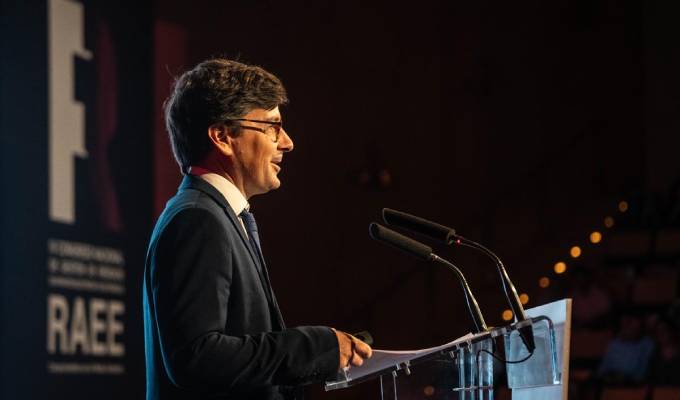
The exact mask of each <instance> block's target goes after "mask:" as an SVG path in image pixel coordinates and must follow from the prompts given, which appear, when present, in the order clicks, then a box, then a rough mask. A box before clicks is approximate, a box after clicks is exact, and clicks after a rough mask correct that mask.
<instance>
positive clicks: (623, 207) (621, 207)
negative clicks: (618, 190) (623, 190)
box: [619, 200, 628, 213]
mask: <svg viewBox="0 0 680 400" xmlns="http://www.w3.org/2000/svg"><path fill="white" fill-rule="evenodd" d="M619 211H621V212H622V213H624V212H626V211H628V202H627V201H626V200H621V201H619Z"/></svg>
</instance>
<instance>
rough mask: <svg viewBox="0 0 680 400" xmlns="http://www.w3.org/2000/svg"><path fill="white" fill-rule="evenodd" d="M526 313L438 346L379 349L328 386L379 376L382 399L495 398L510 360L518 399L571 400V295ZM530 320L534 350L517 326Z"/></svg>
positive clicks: (509, 379) (509, 370)
mask: <svg viewBox="0 0 680 400" xmlns="http://www.w3.org/2000/svg"><path fill="white" fill-rule="evenodd" d="M526 314H527V317H528V319H527V320H525V321H521V322H519V323H514V324H511V325H508V326H505V327H501V328H493V329H489V330H488V331H486V332H482V333H477V334H468V335H465V336H463V337H461V338H459V339H456V340H454V341H452V342H449V343H446V344H443V345H441V346H437V347H432V348H428V349H422V350H415V351H384V350H374V352H373V357H371V358H370V359H368V360H366V361H365V362H364V365H362V366H361V367H351V368H349V369H345V370H343V371H341V372H340V373H339V374H338V376H337V377H336V379H335V380H333V381H329V382H326V384H325V388H326V390H327V391H328V390H338V389H343V388H348V387H352V386H355V385H358V384H361V383H363V382H366V381H370V380H379V382H380V394H379V395H380V398H381V399H382V400H405V399H452V400H453V399H458V400H492V399H493V398H494V373H496V374H498V373H500V369H499V368H494V366H495V365H501V364H504V365H505V373H506V376H507V382H508V387H509V388H510V389H511V391H512V399H513V400H566V399H567V383H568V380H569V339H570V329H571V299H564V300H559V301H556V302H553V303H549V304H545V305H542V306H539V307H535V308H531V309H528V310H526ZM528 324H530V325H531V326H532V329H533V334H534V340H535V343H536V348H535V350H534V352H533V353H531V354H530V353H528V352H527V349H526V347H525V345H524V342H523V341H522V338H521V337H520V336H519V333H518V331H517V329H519V328H521V327H524V326H526V325H528ZM500 346H502V347H503V351H500ZM494 359H496V361H494ZM499 359H500V360H501V361H499Z"/></svg>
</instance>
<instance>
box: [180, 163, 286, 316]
mask: <svg viewBox="0 0 680 400" xmlns="http://www.w3.org/2000/svg"><path fill="white" fill-rule="evenodd" d="M186 189H195V190H200V191H201V192H203V193H205V194H207V195H208V196H210V197H211V198H212V199H213V200H215V202H217V204H219V205H220V206H221V207H222V208H223V209H224V213H225V214H226V215H227V217H228V218H229V220H230V221H231V224H232V225H233V227H234V229H235V230H236V232H238V235H239V236H240V237H241V240H242V241H243V244H244V246H245V247H246V249H248V253H250V258H251V259H252V260H253V263H255V264H256V269H257V274H258V276H259V278H260V283H261V284H262V288H263V289H264V292H265V295H266V296H267V300H268V303H269V305H270V307H271V308H272V313H273V314H274V315H275V318H276V320H272V322H278V325H279V327H280V328H281V329H285V324H284V322H283V316H282V315H281V311H280V309H279V305H278V303H277V301H276V298H275V297H274V291H273V289H272V287H271V284H270V283H269V276H268V275H267V271H266V267H265V265H264V260H262V262H260V257H259V256H258V255H257V253H256V252H255V249H253V247H252V246H251V244H250V240H248V238H247V237H246V234H245V232H244V231H243V226H242V225H241V222H240V221H239V219H238V217H237V216H236V214H235V213H234V210H233V209H232V208H231V206H230V205H229V203H228V202H227V199H225V198H224V196H223V195H222V193H220V192H219V190H217V189H216V188H215V187H214V186H213V185H211V184H209V183H208V182H206V181H204V180H203V179H201V178H198V177H195V176H193V175H185V176H184V179H182V184H181V185H180V187H179V190H186Z"/></svg>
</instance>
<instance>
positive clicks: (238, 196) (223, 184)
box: [189, 166, 250, 237]
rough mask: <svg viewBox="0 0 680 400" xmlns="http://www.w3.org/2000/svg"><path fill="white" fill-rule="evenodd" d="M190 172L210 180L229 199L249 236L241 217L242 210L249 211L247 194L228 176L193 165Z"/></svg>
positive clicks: (207, 180) (228, 201)
mask: <svg viewBox="0 0 680 400" xmlns="http://www.w3.org/2000/svg"><path fill="white" fill-rule="evenodd" d="M189 173H190V174H191V175H193V176H197V177H199V178H201V179H203V180H204V181H206V182H208V183H209V184H211V185H212V186H213V187H214V188H215V189H217V191H218V192H220V193H221V194H222V196H224V198H225V199H226V200H227V203H229V206H230V207H231V209H232V210H233V211H234V214H236V217H237V218H238V220H239V222H240V223H241V227H243V232H245V234H246V237H248V230H247V229H246V226H245V224H244V223H243V220H242V219H241V212H242V211H243V210H248V211H249V210H250V204H249V203H248V200H247V199H246V196H244V195H243V193H241V191H240V190H238V188H237V187H236V185H234V184H233V183H231V182H230V181H229V180H228V179H227V178H225V177H223V176H222V175H220V174H216V173H214V172H211V171H209V170H207V169H205V168H201V167H195V166H191V167H190V168H189Z"/></svg>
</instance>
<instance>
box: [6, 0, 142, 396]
mask: <svg viewBox="0 0 680 400" xmlns="http://www.w3.org/2000/svg"><path fill="white" fill-rule="evenodd" d="M151 26H152V24H151V11H150V6H148V5H141V6H140V5H139V4H137V3H133V2H129V1H126V2H122V3H121V2H103V1H102V2H88V1H83V2H78V1H71V0H47V1H37V2H30V1H25V2H9V1H3V2H2V28H1V29H2V32H0V33H1V36H2V49H1V54H2V59H1V61H0V64H1V68H2V69H1V70H0V71H1V73H0V75H1V78H0V79H1V81H0V82H1V86H0V96H1V97H0V99H1V100H0V101H1V103H0V138H1V140H2V142H1V150H0V151H1V154H2V157H1V158H2V160H1V161H0V162H1V163H2V164H1V166H2V177H3V179H2V182H3V189H2V196H0V197H1V200H0V201H2V203H1V206H2V208H1V210H2V211H1V217H0V218H1V222H2V225H1V234H2V246H1V250H0V251H1V252H2V253H1V254H2V274H1V275H0V279H1V282H2V302H1V304H2V313H1V315H2V321H1V325H0V332H1V333H2V335H1V338H2V341H1V347H0V351H1V353H2V364H1V371H0V372H1V375H0V376H1V377H2V381H0V391H1V392H0V397H1V398H3V399H14V398H47V397H51V398H64V399H79V398H82V399H86V398H87V399H90V398H93V397H96V398H99V399H117V398H121V397H123V396H125V397H126V398H130V397H132V398H142V397H143V395H144V360H143V357H144V356H143V354H144V351H143V329H142V323H141V316H140V291H141V283H140V282H141V275H142V269H143V263H144V255H145V248H146V242H147V240H148V234H149V229H150V222H151V219H152V195H153V193H152V188H151V176H152V171H151V169H152V158H151V138H152V122H151V114H152V86H151V85H152V82H153V79H152V76H151V71H152V66H151V62H152V44H151V40H152V38H151V31H150V29H151V28H150V27H151Z"/></svg>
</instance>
